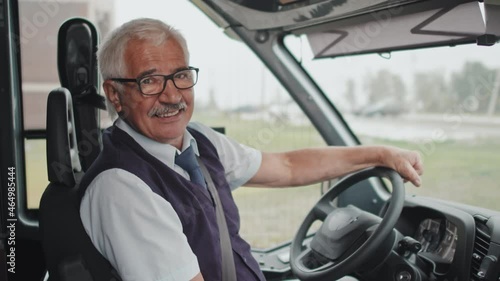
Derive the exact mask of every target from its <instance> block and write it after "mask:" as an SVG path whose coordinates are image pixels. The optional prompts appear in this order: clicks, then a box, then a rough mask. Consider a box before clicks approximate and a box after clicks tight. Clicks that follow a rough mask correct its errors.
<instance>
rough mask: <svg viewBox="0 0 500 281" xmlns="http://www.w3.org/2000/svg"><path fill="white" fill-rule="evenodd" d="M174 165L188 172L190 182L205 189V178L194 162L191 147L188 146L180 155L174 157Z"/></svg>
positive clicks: (194, 158) (194, 156) (194, 157)
mask: <svg viewBox="0 0 500 281" xmlns="http://www.w3.org/2000/svg"><path fill="white" fill-rule="evenodd" d="M175 164H177V165H179V166H180V167H181V168H182V169H184V170H185V171H186V172H188V174H189V177H190V178H191V182H194V183H197V184H199V185H201V186H203V187H204V188H207V184H206V183H205V178H204V177H203V174H202V173H201V169H200V166H199V165H198V162H197V161H196V155H195V154H194V150H193V147H192V146H189V147H188V148H187V149H186V150H184V151H183V152H182V153H181V154H177V155H176V156H175Z"/></svg>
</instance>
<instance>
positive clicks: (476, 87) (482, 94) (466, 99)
mask: <svg viewBox="0 0 500 281" xmlns="http://www.w3.org/2000/svg"><path fill="white" fill-rule="evenodd" d="M495 79H496V71H495V70H492V69H489V68H488V67H486V66H485V65H483V64H482V63H481V62H466V63H465V65H464V67H463V68H462V70H461V71H460V72H456V73H453V74H452V77H451V89H452V91H453V93H454V94H455V95H456V98H457V103H458V104H457V106H458V107H460V108H462V109H465V110H466V111H468V112H470V113H486V112H487V109H488V105H489V103H490V100H491V95H492V92H493V90H494V85H495Z"/></svg>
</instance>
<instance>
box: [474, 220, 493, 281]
mask: <svg viewBox="0 0 500 281" xmlns="http://www.w3.org/2000/svg"><path fill="white" fill-rule="evenodd" d="M486 229H487V227H486V226H485V225H483V224H482V223H481V222H479V221H476V239H475V240H474V251H473V253H472V267H471V281H481V280H484V279H483V278H482V276H481V273H479V267H480V266H481V262H482V261H483V258H484V257H485V256H486V255H487V254H488V249H489V248H490V240H491V236H490V235H489V234H488V233H486V232H485V230H486Z"/></svg>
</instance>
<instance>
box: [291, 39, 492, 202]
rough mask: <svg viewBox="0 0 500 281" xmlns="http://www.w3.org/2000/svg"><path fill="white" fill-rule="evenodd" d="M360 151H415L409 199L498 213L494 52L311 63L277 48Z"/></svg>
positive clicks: (303, 47) (296, 47)
mask: <svg viewBox="0 0 500 281" xmlns="http://www.w3.org/2000/svg"><path fill="white" fill-rule="evenodd" d="M285 44H286V46H287V47H288V48H289V49H290V51H291V52H292V54H293V55H294V56H295V58H296V59H297V60H298V61H300V62H301V64H302V66H303V67H304V68H305V69H306V70H307V71H308V72H309V74H310V75H311V76H312V77H313V79H315V80H316V82H317V83H318V84H319V86H320V87H321V88H322V90H323V91H324V92H325V94H326V96H327V97H328V98H329V99H330V100H331V101H332V103H333V104H334V105H335V106H336V107H337V108H338V109H339V110H340V111H341V113H342V114H343V117H344V118H345V119H346V121H347V124H348V125H349V126H350V127H351V129H352V130H353V132H354V133H355V134H356V135H357V137H358V138H359V139H360V141H361V142H362V143H363V144H383V145H385V144H389V145H397V146H400V147H404V148H410V149H414V150H417V151H419V152H420V153H421V154H422V156H423V158H424V165H425V172H424V176H423V178H422V180H423V184H422V188H419V189H417V188H408V189H407V192H408V193H410V194H412V193H413V194H419V195H425V196H431V197H435V198H442V199H447V200H452V201H456V202H462V203H467V204H472V205H476V206H481V207H485V208H491V209H495V210H500V207H499V206H498V203H497V200H496V198H498V196H500V190H499V189H498V182H500V174H499V173H498V171H499V168H500V161H499V160H500V157H499V151H500V130H499V129H500V98H499V95H500V94H499V90H500V89H499V88H500V61H499V60H497V59H494V58H495V57H498V54H499V53H500V46H499V45H498V44H497V45H495V46H492V47H484V46H476V45H463V46H455V47H441V48H428V49H422V50H410V51H398V52H393V53H384V54H371V55H359V56H350V57H337V58H325V59H317V60H314V59H313V55H312V53H311V52H310V48H309V45H308V42H307V39H306V37H296V36H292V35H290V36H288V37H287V38H286V40H285Z"/></svg>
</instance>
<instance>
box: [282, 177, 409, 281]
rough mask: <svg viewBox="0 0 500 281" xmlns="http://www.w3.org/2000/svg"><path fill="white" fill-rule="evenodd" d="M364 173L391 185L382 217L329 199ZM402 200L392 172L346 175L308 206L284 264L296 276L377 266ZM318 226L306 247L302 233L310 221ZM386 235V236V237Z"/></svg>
mask: <svg viewBox="0 0 500 281" xmlns="http://www.w3.org/2000/svg"><path fill="white" fill-rule="evenodd" d="M370 177H383V178H387V179H389V180H390V182H391V184H392V196H391V200H390V202H389V206H388V207H387V210H386V213H385V215H384V216H383V218H380V217H378V216H376V215H373V214H371V213H368V212H365V211H363V210H361V209H359V208H357V207H354V206H351V205H350V206H347V207H343V208H336V207H334V206H333V204H332V201H333V199H335V198H337V197H338V196H339V194H341V193H342V192H343V191H345V190H346V189H348V188H349V187H351V186H353V185H354V184H356V183H358V182H360V181H362V180H365V179H368V178H370ZM404 200H405V190H404V184H403V180H402V178H401V176H400V175H399V174H398V173H397V172H396V171H394V170H392V169H389V168H383V167H374V168H368V169H365V170H361V171H359V172H356V173H354V174H351V175H349V176H347V177H345V178H344V179H342V180H341V181H340V182H338V183H337V184H336V185H335V186H333V187H332V188H330V189H329V190H328V191H327V192H326V193H325V194H324V195H323V196H322V197H321V199H319V201H318V202H317V203H316V205H314V207H313V208H312V209H311V211H310V212H309V214H308V215H307V216H306V218H305V219H304V221H303V222H302V225H301V226H300V227H299V230H298V231H297V234H296V235H295V237H294V239H293V241H292V246H291V252H290V265H291V268H292V271H293V273H294V274H295V276H296V277H298V278H299V279H300V280H307V281H313V280H314V281H320V280H337V279H339V278H342V277H344V276H346V275H347V274H350V273H353V272H357V271H359V270H360V269H363V268H366V266H367V264H370V265H373V262H375V263H376V264H380V263H381V262H382V261H383V259H384V257H385V256H387V253H388V252H390V251H391V250H392V246H393V242H394V239H395V238H394V237H395V236H394V235H395V234H394V231H393V229H394V225H395V224H396V221H397V219H398V218H399V215H400V214H401V210H402V208H403V204H404ZM318 220H319V221H322V225H321V227H320V228H319V230H318V231H317V232H316V234H315V235H314V237H313V239H312V241H311V242H310V243H309V244H308V245H304V244H305V243H304V240H305V238H306V236H307V231H308V230H309V228H310V227H311V225H312V224H313V223H314V222H315V221H318ZM391 237H392V238H391Z"/></svg>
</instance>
